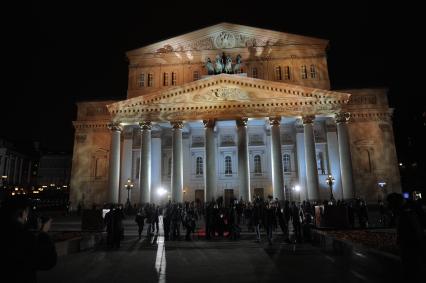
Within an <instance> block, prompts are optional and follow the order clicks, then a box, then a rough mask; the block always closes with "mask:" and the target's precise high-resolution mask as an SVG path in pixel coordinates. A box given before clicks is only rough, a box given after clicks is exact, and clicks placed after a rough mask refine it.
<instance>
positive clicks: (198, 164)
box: [195, 156, 203, 176]
mask: <svg viewBox="0 0 426 283" xmlns="http://www.w3.org/2000/svg"><path fill="white" fill-rule="evenodd" d="M195 166H196V167H195V175H197V176H202V175H203V158H202V157H201V156H198V157H197V161H196V164H195Z"/></svg>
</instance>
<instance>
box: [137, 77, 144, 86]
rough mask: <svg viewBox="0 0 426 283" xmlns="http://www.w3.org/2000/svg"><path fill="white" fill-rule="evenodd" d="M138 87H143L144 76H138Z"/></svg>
mask: <svg viewBox="0 0 426 283" xmlns="http://www.w3.org/2000/svg"><path fill="white" fill-rule="evenodd" d="M138 84H139V87H144V86H145V74H139V83H138Z"/></svg>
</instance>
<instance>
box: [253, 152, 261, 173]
mask: <svg viewBox="0 0 426 283" xmlns="http://www.w3.org/2000/svg"><path fill="white" fill-rule="evenodd" d="M254 173H262V162H261V159H260V155H256V156H255V157H254Z"/></svg>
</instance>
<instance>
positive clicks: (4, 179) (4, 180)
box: [1, 175, 7, 188]
mask: <svg viewBox="0 0 426 283" xmlns="http://www.w3.org/2000/svg"><path fill="white" fill-rule="evenodd" d="M6 180H7V176H5V175H3V176H1V185H2V187H3V188H5V187H6Z"/></svg>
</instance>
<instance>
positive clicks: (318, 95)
mask: <svg viewBox="0 0 426 283" xmlns="http://www.w3.org/2000/svg"><path fill="white" fill-rule="evenodd" d="M327 46H328V41H327V40H324V39H318V38H313V37H306V36H300V35H294V34H288V33H283V32H277V31H272V30H265V29H260V28H255V27H248V26H242V25H236V24H230V23H221V24H217V25H214V26H211V27H207V28H203V29H200V30H197V31H194V32H190V33H187V34H184V35H181V36H177V37H174V38H171V39H168V40H165V41H162V42H159V43H155V44H151V45H148V46H145V47H142V48H139V49H135V50H132V51H129V52H127V53H126V55H127V58H128V61H129V69H128V71H129V76H128V77H129V80H128V91H127V99H125V100H121V101H112V100H109V101H88V102H80V103H78V104H77V106H78V111H77V118H76V121H74V122H73V124H74V128H75V139H74V153H73V161H72V173H71V174H72V175H71V195H70V201H71V203H72V204H73V205H76V204H77V203H81V202H83V203H84V204H86V205H90V204H92V203H97V204H102V203H105V202H113V203H125V202H126V201H127V197H128V191H127V190H126V189H125V188H126V185H129V184H132V185H133V187H132V189H131V190H130V192H129V196H130V201H131V203H132V204H137V203H146V202H157V203H159V202H164V201H167V200H172V201H177V202H181V201H195V200H197V199H198V200H201V201H210V200H211V199H212V198H217V197H219V196H223V197H224V199H225V202H229V200H230V199H232V198H237V199H243V200H245V201H250V200H252V199H253V198H254V196H260V197H262V198H266V197H268V196H269V195H270V196H273V197H274V198H278V199H279V200H284V199H287V200H295V201H299V200H300V201H303V200H326V199H329V198H330V196H331V191H330V187H331V190H332V193H333V196H334V198H335V199H351V198H354V197H361V198H363V199H365V200H367V202H370V203H372V202H377V200H378V199H381V198H383V197H384V195H385V194H387V193H391V192H401V186H400V178H399V171H398V166H397V165H398V164H397V157H396V151H395V145H394V137H393V129H392V119H391V118H392V109H391V108H389V105H388V101H387V93H386V92H387V90H386V89H381V88H375V89H371V88H364V89H342V90H332V89H331V88H330V80H329V75H328V68H327V54H326V50H327ZM347 56H351V54H347ZM349 67H350V66H348V68H349ZM341 71H342V72H344V70H341ZM331 178H332V179H334V183H332V185H331V186H329V184H328V183H327V179H329V180H330V179H331Z"/></svg>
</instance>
